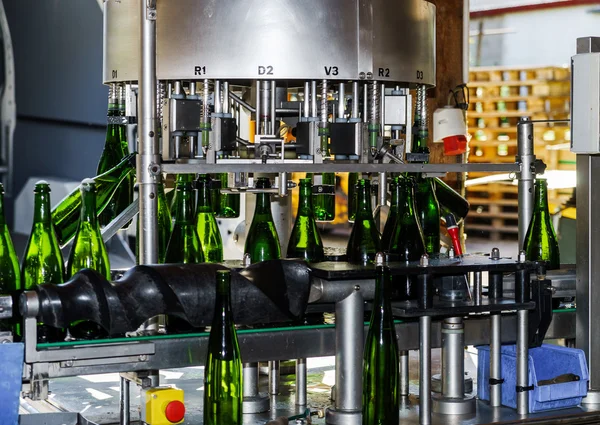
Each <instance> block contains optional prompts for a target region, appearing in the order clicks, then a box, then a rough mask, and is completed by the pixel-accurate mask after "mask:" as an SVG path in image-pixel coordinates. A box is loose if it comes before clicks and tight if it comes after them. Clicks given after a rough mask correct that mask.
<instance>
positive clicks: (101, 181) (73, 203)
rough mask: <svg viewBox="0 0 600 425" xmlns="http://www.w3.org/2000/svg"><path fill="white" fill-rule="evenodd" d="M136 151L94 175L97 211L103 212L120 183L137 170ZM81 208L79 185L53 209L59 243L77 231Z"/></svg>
mask: <svg viewBox="0 0 600 425" xmlns="http://www.w3.org/2000/svg"><path fill="white" fill-rule="evenodd" d="M135 156H136V153H132V154H130V155H128V156H126V157H125V158H123V160H122V161H121V162H119V164H118V165H117V166H115V167H114V168H111V169H110V170H108V171H107V172H105V173H104V174H101V175H99V176H96V177H94V179H93V180H94V181H95V182H96V190H97V192H98V194H97V197H96V213H97V214H101V213H102V211H104V209H105V208H106V207H107V205H108V204H109V202H110V200H111V199H112V197H113V195H114V194H115V192H116V190H117V189H118V187H119V184H120V183H121V182H122V181H123V180H124V179H125V178H127V177H128V176H129V175H130V174H131V173H133V172H134V171H135V167H134V165H133V164H134V163H135V162H134V161H135ZM80 208H81V191H80V188H79V187H77V188H76V189H74V190H73V191H72V192H71V193H70V194H68V195H67V196H66V197H65V198H64V199H63V200H62V201H60V202H59V204H58V205H57V206H56V207H54V209H53V210H52V223H53V224H54V229H55V230H56V237H57V238H58V243H59V244H61V245H66V244H67V243H68V242H69V241H70V240H71V239H72V238H73V237H74V236H75V232H76V231H77V225H78V222H79V215H80Z"/></svg>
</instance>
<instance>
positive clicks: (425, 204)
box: [415, 176, 440, 255]
mask: <svg viewBox="0 0 600 425" xmlns="http://www.w3.org/2000/svg"><path fill="white" fill-rule="evenodd" d="M434 185H435V181H434V180H433V179H431V178H425V177H421V176H419V177H418V181H417V191H416V192H415V207H416V213H417V217H418V219H419V223H420V224H421V229H422V230H423V240H424V242H425V251H427V254H429V255H432V254H439V253H440V205H439V203H438V200H437V197H436V196H435V189H434V187H435V186H434Z"/></svg>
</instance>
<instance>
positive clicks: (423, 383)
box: [419, 316, 431, 425]
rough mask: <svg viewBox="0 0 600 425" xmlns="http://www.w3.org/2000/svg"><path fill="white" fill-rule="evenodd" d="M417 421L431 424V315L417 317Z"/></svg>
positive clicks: (427, 424)
mask: <svg viewBox="0 0 600 425" xmlns="http://www.w3.org/2000/svg"><path fill="white" fill-rule="evenodd" d="M419 423H420V424H421V425H429V424H431V316H421V317H419Z"/></svg>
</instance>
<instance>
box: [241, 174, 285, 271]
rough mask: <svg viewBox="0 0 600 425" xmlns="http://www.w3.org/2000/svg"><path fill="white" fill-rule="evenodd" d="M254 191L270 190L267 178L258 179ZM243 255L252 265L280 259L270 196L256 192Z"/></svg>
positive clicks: (279, 247) (279, 248)
mask: <svg viewBox="0 0 600 425" xmlns="http://www.w3.org/2000/svg"><path fill="white" fill-rule="evenodd" d="M254 186H255V188H256V189H270V188H271V182H270V181H269V179H268V178H265V177H259V178H257V179H256V184H255V185H254ZM244 253H247V254H250V259H251V261H252V263H259V262H261V261H266V260H275V259H278V258H281V246H280V245H279V236H278V235H277V229H276V228H275V222H274V221H273V214H272V213H271V194H270V193H267V192H258V193H257V194H256V207H255V209H254V217H253V218H252V224H251V225H250V230H248V234H247V236H246V244H245V246H244Z"/></svg>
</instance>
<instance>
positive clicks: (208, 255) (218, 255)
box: [196, 174, 223, 263]
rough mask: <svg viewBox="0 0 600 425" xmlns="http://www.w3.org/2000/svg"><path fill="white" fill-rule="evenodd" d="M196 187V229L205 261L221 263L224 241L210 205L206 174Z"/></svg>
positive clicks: (199, 179) (201, 176) (200, 178)
mask: <svg viewBox="0 0 600 425" xmlns="http://www.w3.org/2000/svg"><path fill="white" fill-rule="evenodd" d="M196 187H197V188H198V204H197V206H196V229H197V230H198V237H199V238H200V245H201V246H202V251H203V252H204V261H206V262H207V263H219V262H221V261H223V241H222V240H221V232H220V231H219V226H218V225H217V220H216V218H215V213H214V211H213V207H212V205H211V203H210V183H209V179H208V176H207V175H206V174H200V176H198V181H197V184H196Z"/></svg>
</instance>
